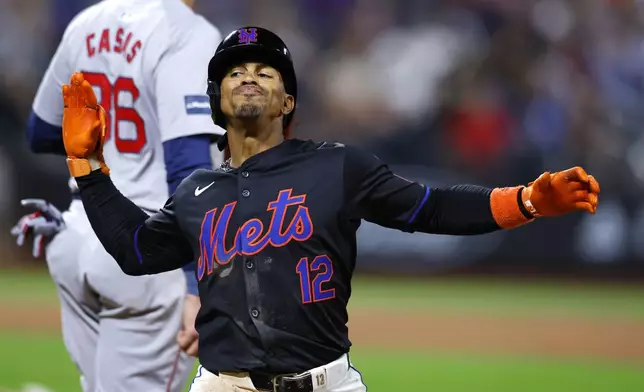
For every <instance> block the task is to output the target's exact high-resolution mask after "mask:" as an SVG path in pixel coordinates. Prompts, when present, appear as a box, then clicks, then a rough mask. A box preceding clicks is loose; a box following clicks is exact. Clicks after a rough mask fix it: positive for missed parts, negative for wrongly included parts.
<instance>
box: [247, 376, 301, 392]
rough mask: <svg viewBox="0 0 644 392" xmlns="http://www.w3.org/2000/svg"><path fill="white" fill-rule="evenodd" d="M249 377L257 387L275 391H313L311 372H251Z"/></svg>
mask: <svg viewBox="0 0 644 392" xmlns="http://www.w3.org/2000/svg"><path fill="white" fill-rule="evenodd" d="M249 377H250V379H251V381H252V382H253V385H254V386H255V388H257V389H265V390H267V391H274V392H313V377H312V376H311V373H309V372H306V373H302V374H293V375H288V374H279V375H270V374H264V373H257V372H250V373H249Z"/></svg>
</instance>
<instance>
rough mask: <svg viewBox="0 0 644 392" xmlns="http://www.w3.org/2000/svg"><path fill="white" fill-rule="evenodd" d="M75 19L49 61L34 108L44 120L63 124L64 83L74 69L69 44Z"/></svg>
mask: <svg viewBox="0 0 644 392" xmlns="http://www.w3.org/2000/svg"><path fill="white" fill-rule="evenodd" d="M73 28H74V21H72V23H70V24H69V26H68V27H67V29H66V30H65V33H64V34H63V37H62V39H61V41H60V43H59V44H58V48H56V52H55V53H54V56H53V57H52V58H51V60H50V61H49V65H48V66H47V70H46V71H45V75H44V76H43V78H42V79H41V81H40V85H39V86H38V90H37V92H36V96H35V97H34V100H33V103H32V110H33V112H34V114H35V115H36V116H38V118H40V119H42V120H43V121H45V122H47V123H49V124H51V125H55V126H61V124H62V122H63V93H62V88H63V84H65V83H68V82H69V78H70V77H71V76H72V72H73V70H72V69H71V64H70V59H69V47H68V46H69V45H68V41H69V39H70V36H71V33H72V30H73Z"/></svg>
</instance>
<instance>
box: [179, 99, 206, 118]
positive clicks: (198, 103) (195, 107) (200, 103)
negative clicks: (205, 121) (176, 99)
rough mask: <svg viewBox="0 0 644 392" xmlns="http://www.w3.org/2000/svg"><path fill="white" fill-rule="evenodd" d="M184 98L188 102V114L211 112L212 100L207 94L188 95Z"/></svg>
mask: <svg viewBox="0 0 644 392" xmlns="http://www.w3.org/2000/svg"><path fill="white" fill-rule="evenodd" d="M183 100H184V101H185V103H186V113H187V114H208V115H210V114H211V110H210V100H209V98H208V96H207V95H186V96H184V97H183Z"/></svg>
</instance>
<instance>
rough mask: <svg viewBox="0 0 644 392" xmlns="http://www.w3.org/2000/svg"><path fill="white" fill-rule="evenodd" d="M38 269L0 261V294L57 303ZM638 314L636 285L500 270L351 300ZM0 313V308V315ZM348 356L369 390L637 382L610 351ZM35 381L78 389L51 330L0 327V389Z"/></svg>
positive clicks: (369, 284) (598, 391)
mask: <svg viewBox="0 0 644 392" xmlns="http://www.w3.org/2000/svg"><path fill="white" fill-rule="evenodd" d="M57 301H58V299H57V295H56V292H55V288H54V285H53V283H52V281H51V278H50V277H49V275H48V274H47V272H46V271H29V272H27V273H25V272H24V271H5V270H1V271H0V303H2V304H5V305H6V304H10V305H12V306H20V304H21V303H24V304H25V305H26V306H29V304H31V303H33V304H39V305H48V304H57ZM379 307H384V308H387V309H391V310H401V311H405V310H409V309H410V308H413V309H421V308H422V309H427V311H430V310H431V311H446V312H467V313H468V314H472V313H476V312H486V313H504V314H505V313H510V314H513V315H516V314H524V313H530V314H535V313H536V314H539V313H544V314H553V313H555V314H559V313H561V314H567V315H570V314H574V315H588V316H601V317H609V318H610V317H617V318H620V317H628V318H633V317H636V318H641V317H644V288H639V287H634V286H632V285H629V286H623V285H605V284H602V285H587V284H583V285H582V284H562V283H557V282H550V283H542V282H539V283H536V282H525V281H522V282H511V281H501V280H487V281H480V280H435V279H431V280H421V279H412V280H410V279H382V278H357V279H356V280H355V281H354V287H353V297H352V299H351V302H350V308H352V309H353V308H379ZM0 317H1V316H0ZM351 359H352V361H353V362H354V364H355V365H356V366H357V368H358V369H359V370H360V371H361V372H362V374H363V376H364V380H365V382H366V384H367V385H368V386H369V391H376V392H378V391H394V392H396V391H403V390H419V391H425V390H426V391H450V392H460V391H463V392H465V391H467V392H471V391H512V392H514V391H522V392H544V391H548V392H560V391H561V392H564V391H565V392H571V391H585V392H588V391H590V392H613V391H616V392H631V391H633V392H635V391H644V367H638V366H636V365H630V364H620V363H615V362H610V361H594V362H590V361H584V360H554V359H551V358H547V359H546V358H536V357H515V356H492V355H469V354H454V353H442V352H436V351H432V352H427V351H426V350H425V351H421V350H417V351H390V350H386V351H384V350H376V349H370V348H364V347H358V348H357V349H356V350H354V351H353V352H352V355H351ZM32 382H36V383H40V384H43V385H45V386H48V387H49V388H52V389H53V390H54V391H55V392H75V391H79V390H80V389H79V387H78V375H77V373H76V370H75V368H74V366H73V365H72V364H71V362H70V361H69V359H68V357H67V354H66V352H65V348H64V346H63V343H62V340H61V339H60V337H59V336H57V335H56V334H53V335H52V334H49V335H47V334H36V333H34V334H27V333H21V332H7V331H4V332H0V391H3V388H11V390H18V389H17V388H19V387H20V386H21V385H24V384H26V383H32Z"/></svg>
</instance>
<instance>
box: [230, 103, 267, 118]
mask: <svg viewBox="0 0 644 392" xmlns="http://www.w3.org/2000/svg"><path fill="white" fill-rule="evenodd" d="M263 111H264V108H263V107H262V105H258V104H256V103H243V104H241V105H239V106H237V107H235V117H237V118H239V119H244V120H254V119H257V118H259V116H260V115H261V114H262V112H263Z"/></svg>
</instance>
